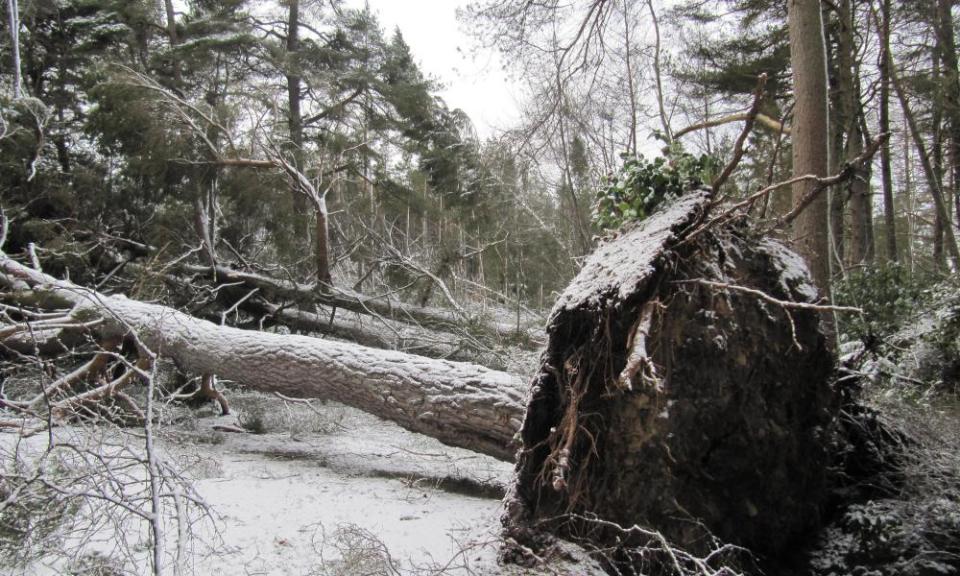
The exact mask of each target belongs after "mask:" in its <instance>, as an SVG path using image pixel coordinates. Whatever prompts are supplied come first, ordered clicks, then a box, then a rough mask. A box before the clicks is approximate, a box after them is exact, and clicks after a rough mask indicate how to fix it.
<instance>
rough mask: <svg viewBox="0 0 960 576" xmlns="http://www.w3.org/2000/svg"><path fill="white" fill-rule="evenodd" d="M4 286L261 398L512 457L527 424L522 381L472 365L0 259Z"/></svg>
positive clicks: (0, 278) (22, 298) (15, 294)
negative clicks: (195, 312)
mask: <svg viewBox="0 0 960 576" xmlns="http://www.w3.org/2000/svg"><path fill="white" fill-rule="evenodd" d="M0 283H3V284H5V285H6V287H7V288H9V289H11V296H8V297H12V298H15V299H19V300H20V301H32V302H40V303H43V304H46V305H53V306H56V307H61V308H62V307H67V308H71V309H73V313H74V315H76V316H80V317H84V318H93V317H96V318H101V319H102V320H103V323H102V325H101V333H102V334H103V335H113V336H118V335H119V336H123V335H130V334H133V335H136V337H137V338H139V339H140V341H141V342H142V343H143V344H145V345H146V346H147V347H149V348H150V349H151V350H152V351H154V352H155V353H157V354H160V355H161V356H165V357H168V358H171V359H172V360H174V361H175V362H176V363H177V364H178V365H179V366H180V367H181V368H182V369H183V370H186V371H188V372H193V373H197V374H216V375H217V376H219V377H221V378H225V379H228V380H233V381H235V382H238V383H240V384H244V385H246V386H249V387H250V388H254V389H257V390H261V391H264V392H274V391H275V392H280V393H283V394H286V395H289V396H300V397H314V398H320V399H329V400H334V401H337V402H342V403H344V404H346V405H348V406H353V407H355V408H358V409H360V410H364V411H366V412H369V413H371V414H374V415H376V416H379V417H381V418H385V419H387V420H392V421H394V422H396V423H397V424H399V425H401V426H403V427H404V428H407V429H408V430H412V431H414V432H419V433H421V434H426V435H428V436H432V437H434V438H436V439H438V440H440V441H441V442H444V443H446V444H449V445H451V446H459V447H462V448H467V449H470V450H474V451H477V452H480V453H483V454H488V455H490V456H493V457H496V458H500V459H502V460H512V459H513V455H514V447H513V446H512V442H513V437H514V434H515V433H516V431H517V430H518V429H519V427H520V423H521V420H522V418H523V403H522V400H523V397H524V392H523V389H524V386H523V383H522V382H521V381H520V379H519V378H517V377H515V376H513V375H510V374H507V373H505V372H498V371H496V370H490V369H487V368H483V367H481V366H476V365H473V364H467V363H459V362H448V361H444V360H433V359H429V358H424V357H421V356H414V355H410V354H403V353H400V352H389V351H384V350H376V349H373V348H365V347H362V346H358V345H353V344H343V343H339V342H333V341H329V340H320V339H317V338H309V337H306V336H294V335H280V334H274V333H269V332H254V331H248V330H240V329H238V328H231V327H227V326H218V325H216V324H213V323H212V322H208V321H206V320H199V319H197V318H194V317H192V316H189V315H187V314H184V313H182V312H179V311H177V310H174V309H172V308H167V307H165V306H159V305H155V304H146V303H143V302H138V301H135V300H130V299H127V298H124V297H122V296H107V295H104V294H99V293H97V292H95V291H93V290H87V289H84V288H82V287H80V286H77V285H75V284H73V283H71V282H68V281H63V280H58V279H56V278H53V277H51V276H48V275H45V274H43V273H41V272H38V271H36V270H33V269H30V268H27V267H25V266H23V265H21V264H19V263H17V262H15V261H14V260H12V259H10V258H9V257H7V256H6V255H3V254H2V253H0Z"/></svg>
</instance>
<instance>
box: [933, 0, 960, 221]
mask: <svg viewBox="0 0 960 576" xmlns="http://www.w3.org/2000/svg"><path fill="white" fill-rule="evenodd" d="M953 4H954V2H953V1H952V0H937V44H939V46H940V57H941V62H942V65H943V76H942V77H941V79H942V82H943V85H944V86H943V91H942V94H943V109H944V113H945V114H946V116H947V119H948V123H949V127H950V137H949V139H948V142H949V147H950V149H949V151H948V154H947V158H948V160H949V162H950V173H951V174H952V176H953V178H952V181H953V182H954V190H953V196H954V201H955V205H956V207H957V212H956V218H957V220H956V222H960V194H957V192H958V190H957V189H956V188H957V187H958V186H960V74H958V70H957V42H956V38H955V37H954V31H953V13H952V7H953Z"/></svg>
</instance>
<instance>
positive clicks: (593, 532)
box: [503, 191, 838, 573]
mask: <svg viewBox="0 0 960 576" xmlns="http://www.w3.org/2000/svg"><path fill="white" fill-rule="evenodd" d="M709 202H710V196H709V193H708V192H706V191H694V192H691V193H688V194H687V195H684V196H683V197H681V198H680V199H679V200H678V201H677V202H675V203H674V204H673V205H671V206H670V207H668V208H666V209H664V210H661V211H660V212H657V213H656V214H654V215H653V216H651V217H650V218H648V219H647V220H645V221H643V222H642V223H640V224H639V225H637V226H635V227H634V228H632V229H630V230H628V231H626V232H624V233H621V234H620V235H619V236H618V237H616V238H614V239H612V240H609V241H607V242H605V243H604V244H602V245H601V246H600V247H599V248H598V249H597V250H596V252H595V253H594V254H593V255H591V256H590V258H589V259H588V261H587V262H586V264H585V266H584V268H583V269H582V270H581V272H580V273H579V275H578V276H577V277H576V279H574V281H573V282H572V283H571V284H570V286H569V287H568V288H567V290H566V291H565V292H564V293H563V295H562V296H561V297H560V299H559V300H558V302H557V303H556V305H555V306H554V308H553V311H552V313H551V316H550V320H549V323H548V329H547V335H548V343H547V349H546V352H545V353H544V354H543V356H542V360H541V366H540V369H539V372H538V374H537V375H536V376H535V377H534V379H533V381H532V385H531V393H530V397H529V402H528V405H527V412H526V416H525V419H524V423H523V427H522V429H521V432H520V439H521V451H520V452H519V453H518V454H519V459H518V463H517V467H516V475H515V480H514V485H513V487H512V489H511V491H510V493H509V494H508V496H507V499H506V511H505V514H504V517H503V522H504V526H505V529H506V532H507V535H508V536H509V537H510V538H512V540H513V541H515V542H519V543H520V544H521V546H519V547H516V548H512V549H511V548H508V549H507V550H506V551H505V554H506V556H507V557H512V558H514V559H518V558H520V557H523V556H524V555H529V550H536V549H537V543H542V542H543V539H542V535H543V534H544V532H553V533H559V534H560V535H561V536H563V537H565V538H568V539H572V540H575V541H580V542H583V541H587V542H589V544H590V545H591V546H592V547H594V549H602V550H607V551H608V552H609V554H608V558H609V559H610V561H611V562H622V563H625V564H627V565H629V566H630V568H629V569H626V570H624V571H623V572H622V573H634V572H643V573H660V572H658V571H656V570H654V571H653V572H651V571H650V570H651V566H653V565H655V564H656V563H657V562H658V561H660V562H663V564H661V566H672V565H671V564H670V563H671V562H677V556H675V555H671V553H670V551H669V550H667V549H666V548H664V547H662V546H660V545H659V544H656V543H654V544H656V546H653V545H651V544H650V540H649V538H650V536H649V533H647V532H644V531H643V530H640V529H639V528H637V527H638V526H639V527H649V528H651V529H653V530H656V531H658V532H659V534H662V538H665V539H666V540H663V542H666V541H669V542H671V543H673V544H674V545H676V546H678V547H679V548H681V549H684V550H687V551H688V552H690V553H700V554H701V555H702V556H706V555H707V554H710V553H711V552H713V551H714V549H713V546H715V544H714V543H715V542H716V540H715V538H719V539H720V541H723V542H731V543H734V544H738V545H742V546H745V547H747V548H749V549H750V550H752V551H754V552H755V553H757V554H758V555H759V556H760V558H761V559H767V560H770V559H776V558H778V556H779V555H781V554H783V553H784V552H785V551H786V550H787V549H789V548H790V546H791V545H793V544H794V543H796V542H797V539H798V538H799V537H800V536H802V535H803V534H805V533H806V531H807V530H808V529H811V528H813V527H815V525H816V523H817V522H818V519H819V510H820V506H821V504H822V502H823V501H824V498H825V495H826V492H827V490H826V474H827V472H826V468H827V464H828V457H827V455H828V449H829V445H830V441H831V431H832V429H833V428H832V426H833V422H834V416H835V412H836V409H837V406H838V397H837V394H836V393H835V390H834V389H833V388H832V387H831V385H830V377H831V374H832V371H833V368H834V357H833V355H832V353H831V351H830V350H829V348H828V346H827V340H826V338H825V337H824V334H823V327H822V325H821V322H820V312H819V311H818V306H817V305H816V304H815V302H816V301H817V298H818V296H817V292H816V290H815V289H814V288H813V286H812V284H811V283H810V281H809V279H808V274H807V271H806V268H805V266H804V264H803V262H802V261H801V260H800V258H799V257H797V256H796V255H795V254H793V253H792V252H790V251H789V250H788V249H786V248H785V247H784V246H782V245H780V244H778V243H777V242H774V241H770V240H763V239H758V238H753V237H750V235H749V233H748V231H746V230H739V231H738V230H737V229H731V228H729V227H728V228H726V229H722V230H711V231H710V232H709V233H706V234H698V236H697V238H696V239H695V241H691V242H686V241H685V239H686V234H687V233H688V232H689V231H691V230H692V229H694V228H696V227H697V226H698V225H700V224H701V223H702V222H703V220H704V214H705V213H706V211H707V208H708V206H709ZM630 527H634V528H630ZM644 534H646V535H644ZM658 537H660V536H658ZM644 538H646V540H644ZM628 540H630V542H628ZM631 546H634V548H631ZM651 546H652V547H651ZM653 548H656V549H657V550H660V552H657V553H654V552H651V550H653ZM657 554H663V555H661V556H657ZM702 556H701V557H702ZM767 565H768V566H770V565H772V564H770V563H768V564H767ZM620 568H623V566H621V567H620ZM666 570H667V572H666V573H676V572H675V571H673V570H674V568H672V567H671V568H667V569H666ZM616 573H621V572H616ZM697 573H699V572H697ZM773 573H776V571H774V572H773Z"/></svg>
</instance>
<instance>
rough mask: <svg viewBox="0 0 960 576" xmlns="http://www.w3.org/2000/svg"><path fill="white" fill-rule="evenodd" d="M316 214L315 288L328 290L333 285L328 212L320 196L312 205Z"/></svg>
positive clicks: (325, 200)
mask: <svg viewBox="0 0 960 576" xmlns="http://www.w3.org/2000/svg"><path fill="white" fill-rule="evenodd" d="M313 211H314V213H315V214H316V218H317V219H316V230H315V232H314V236H315V238H314V242H315V243H316V245H315V247H314V252H315V253H314V258H315V259H316V262H317V288H319V289H320V290H321V291H326V290H328V289H329V288H330V287H331V286H332V285H333V278H332V277H331V276H330V247H329V245H328V241H329V238H330V223H329V220H328V219H329V216H330V214H329V212H327V199H326V198H323V197H320V198H318V199H317V203H316V206H314V210H313Z"/></svg>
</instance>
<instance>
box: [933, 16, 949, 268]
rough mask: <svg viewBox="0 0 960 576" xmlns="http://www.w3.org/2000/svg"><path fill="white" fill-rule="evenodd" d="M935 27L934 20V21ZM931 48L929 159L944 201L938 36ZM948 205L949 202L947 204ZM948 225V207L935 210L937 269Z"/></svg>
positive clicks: (942, 260)
mask: <svg viewBox="0 0 960 576" xmlns="http://www.w3.org/2000/svg"><path fill="white" fill-rule="evenodd" d="M934 26H935V27H936V22H935V21H934ZM930 50H931V57H930V60H931V69H932V74H933V80H934V86H935V88H934V91H935V97H934V101H935V102H936V104H935V105H934V106H933V110H932V114H931V119H930V123H931V124H932V125H933V128H932V131H933V144H932V145H931V146H930V161H931V163H932V167H933V175H934V177H935V178H936V181H937V188H938V189H939V191H940V194H941V195H942V196H943V198H944V202H946V189H945V188H944V186H943V105H942V103H943V99H944V94H943V91H944V88H945V86H944V85H943V81H942V76H943V72H942V66H943V63H942V54H941V50H940V42H939V37H938V39H937V42H934V43H933V46H931V47H930ZM947 205H948V206H949V204H947ZM949 226H950V209H949V208H947V211H946V212H944V213H943V214H941V213H940V211H939V210H937V211H936V212H935V213H934V222H933V262H934V265H935V266H936V267H937V269H938V270H946V268H947V260H946V258H945V256H944V252H943V242H944V232H945V229H946V228H947V227H949Z"/></svg>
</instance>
